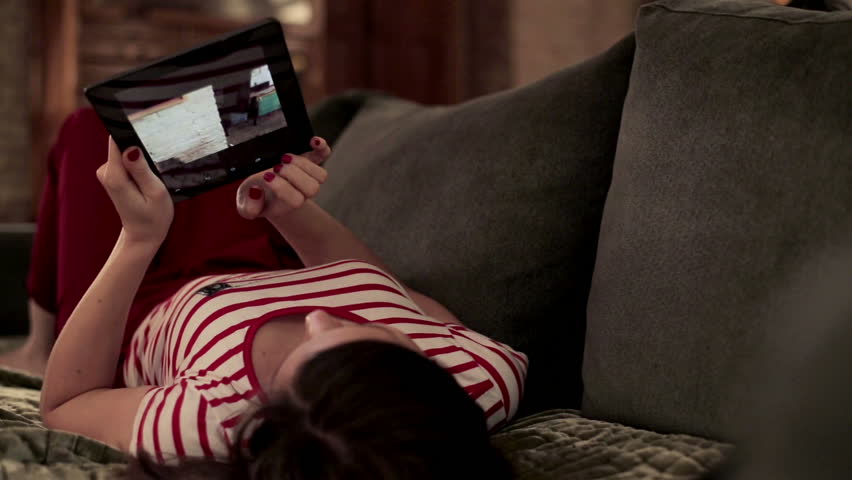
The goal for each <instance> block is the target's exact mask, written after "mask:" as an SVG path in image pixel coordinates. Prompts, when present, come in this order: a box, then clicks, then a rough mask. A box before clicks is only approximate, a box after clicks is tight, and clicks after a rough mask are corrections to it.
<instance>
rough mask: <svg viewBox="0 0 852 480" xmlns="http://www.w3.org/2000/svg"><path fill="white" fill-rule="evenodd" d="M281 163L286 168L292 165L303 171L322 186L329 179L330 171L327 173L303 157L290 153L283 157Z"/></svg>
mask: <svg viewBox="0 0 852 480" xmlns="http://www.w3.org/2000/svg"><path fill="white" fill-rule="evenodd" d="M281 163H282V164H284V166H285V167H287V164H292V165H293V166H296V167H298V168H300V169H302V170H303V171H304V172H305V173H307V174H308V175H310V176H311V177H313V179H314V180H316V181H317V182H318V183H320V184H322V183H324V182H325V181H326V179H327V178H328V171H326V169H324V168H322V167H321V166H319V165H317V164H316V163H314V162H313V161H311V160H308V159H307V158H305V157H304V156H301V155H291V154H289V153H288V154H286V155H284V156H283V157H281Z"/></svg>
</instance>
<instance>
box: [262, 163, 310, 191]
mask: <svg viewBox="0 0 852 480" xmlns="http://www.w3.org/2000/svg"><path fill="white" fill-rule="evenodd" d="M308 163H310V162H308ZM314 166H316V165H314ZM272 170H273V171H274V172H275V173H277V174H278V175H279V176H281V177H282V178H284V179H285V180H287V181H288V182H290V185H293V186H294V187H296V189H297V190H299V191H300V192H302V195H304V196H305V198H313V197H314V196H315V195H316V194H317V193H319V188H320V184H319V181H317V179H315V178H314V177H312V176H311V175H308V173H307V172H305V171H304V170H302V169H301V168H300V167H299V166H298V165H296V164H295V163H291V164H289V165H284V164H281V165H276V166H275V168H273V169H272Z"/></svg>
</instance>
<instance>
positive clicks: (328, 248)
mask: <svg viewBox="0 0 852 480" xmlns="http://www.w3.org/2000/svg"><path fill="white" fill-rule="evenodd" d="M268 220H269V222H270V223H271V224H272V225H273V226H274V227H275V228H276V229H277V230H278V231H279V232H280V233H281V235H282V236H283V237H284V238H285V239H286V240H287V243H289V244H290V246H291V247H293V249H294V250H295V251H296V253H297V254H298V255H299V258H300V259H301V260H302V263H303V264H304V265H305V266H306V267H311V266H314V265H322V264H325V263H330V262H334V261H337V260H342V259H345V258H351V259H356V260H363V261H365V262H367V263H370V264H373V265H375V266H377V267H379V268H381V269H382V270H384V271H385V272H388V273H390V274H393V273H392V271H391V270H390V269H389V268H388V267H387V266H386V265H385V264H384V262H382V260H381V259H380V258H379V257H378V256H377V255H376V254H375V253H373V251H372V250H371V249H370V248H369V247H368V246H367V245H366V244H365V243H364V242H362V241H361V240H360V239H359V238H358V237H357V236H356V235H355V234H354V233H353V232H352V231H351V230H349V229H348V228H346V226H344V225H343V224H342V223H340V221H338V220H337V219H335V218H334V217H333V216H331V214H330V213H328V212H326V211H325V210H323V208H322V207H320V206H319V205H317V204H316V202H314V201H313V200H307V201H305V202H304V204H303V205H302V206H301V207H300V208H298V209H296V210H292V211H290V212H287V213H284V214H282V215H280V216H274V217H268ZM399 283H400V285H402V286H403V287H404V288H405V290H406V293H408V296H409V297H411V299H412V300H414V303H416V304H417V306H419V307H420V308H421V309H422V310H423V311H424V312H425V313H426V315H428V316H430V317H432V318H435V319H437V320H440V321H443V322H446V323H457V324H460V323H461V322H459V320H458V318H456V316H455V315H453V314H452V312H450V311H449V310H447V308H446V307H444V306H443V305H441V304H440V303H439V302H437V301H436V300H434V299H432V298H430V297H428V296H426V295H423V294H422V293H420V292H417V291H416V290H413V289H411V288H410V287H408V286H407V285H405V284H404V283H403V282H401V281H400V282H399Z"/></svg>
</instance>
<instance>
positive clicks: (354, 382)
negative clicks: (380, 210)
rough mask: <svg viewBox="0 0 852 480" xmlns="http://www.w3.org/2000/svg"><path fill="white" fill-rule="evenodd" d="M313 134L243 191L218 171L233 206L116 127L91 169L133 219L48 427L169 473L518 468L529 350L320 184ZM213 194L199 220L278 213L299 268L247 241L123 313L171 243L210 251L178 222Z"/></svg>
mask: <svg viewBox="0 0 852 480" xmlns="http://www.w3.org/2000/svg"><path fill="white" fill-rule="evenodd" d="M84 115H91V114H90V113H88V114H84ZM102 146H104V147H105V145H102ZM312 147H313V150H312V151H311V152H309V153H307V154H305V155H304V156H297V155H285V156H284V157H283V158H282V163H281V164H280V165H277V166H276V167H275V168H273V169H271V170H269V171H266V172H261V173H258V174H256V175H253V176H252V177H249V178H248V179H246V180H245V181H244V182H242V183H241V184H240V185H239V188H238V189H236V191H234V189H233V188H232V189H231V190H230V191H229V190H228V188H229V187H223V188H222V189H219V190H222V191H224V192H226V193H230V194H231V195H234V194H235V195H236V208H234V207H233V197H231V198H232V200H231V202H232V203H231V206H230V211H228V209H225V208H223V207H222V205H216V204H215V201H216V198H218V197H215V196H211V197H209V199H211V200H208V199H206V198H205V197H206V195H204V196H200V197H197V198H196V199H193V200H188V201H185V202H181V203H179V204H178V205H177V206H175V205H173V203H172V201H171V199H170V198H169V196H168V193H167V191H166V189H165V186H164V185H163V184H162V182H161V181H160V180H159V179H158V178H157V177H156V176H155V175H154V174H153V173H152V172H151V170H150V169H149V167H148V166H147V165H146V164H145V162H144V160H140V159H141V155H140V152H139V150H138V149H136V148H135V147H134V148H131V149H128V150H127V151H125V152H123V153H121V152H119V151H118V149H117V147H116V146H115V144H114V143H112V141H111V140H110V142H109V154H108V159H107V162H106V163H104V164H103V165H101V166H100V167H99V168H97V171H96V173H92V172H91V171H89V173H90V174H91V175H93V176H96V178H97V180H98V181H99V183H100V184H101V185H103V190H105V191H106V192H107V193H108V195H109V198H110V199H111V201H112V203H113V205H114V209H115V211H117V213H118V218H119V219H120V229H119V232H118V235H117V238H116V239H115V242H114V246H113V248H112V251H111V253H109V257H108V258H107V260H106V262H105V263H104V264H103V268H101V269H100V271H99V272H98V273H97V275H96V277H95V278H94V280H93V281H91V282H90V284H89V285H88V288H87V289H86V291H85V293H84V294H83V295H82V297H81V298H80V300H79V302H77V304H76V306H75V308H73V310H72V313H71V314H70V315H69V316H68V318H67V320H66V321H65V322H64V324H63V325H62V326H61V328H60V329H59V330H60V332H59V336H58V338H57V339H56V343H55V345H54V346H53V350H52V352H51V354H50V358H49V360H48V363H47V368H46V372H45V380H44V387H43V390H42V403H41V410H42V418H43V420H44V422H45V424H46V425H47V426H48V427H51V428H57V429H63V430H69V431H74V432H78V433H81V434H84V435H88V436H90V437H93V438H96V439H98V440H101V441H103V442H105V443H107V444H110V445H113V446H115V447H117V448H120V449H122V450H124V451H127V452H129V453H131V454H134V455H138V456H141V457H142V458H143V459H145V461H143V465H147V466H148V467H150V468H149V471H154V472H161V473H162V469H163V468H165V467H161V466H160V465H183V467H178V468H190V469H197V470H203V471H208V472H210V471H212V472H216V473H218V474H222V475H223V476H229V477H234V478H236V477H239V478H244V477H251V478H266V477H274V478H279V477H282V476H286V475H289V477H286V478H461V477H462V476H465V477H467V476H471V475H476V476H479V475H481V474H483V473H487V474H488V475H489V476H497V477H500V478H503V477H507V476H508V475H509V469H508V467H507V464H506V463H505V461H504V460H502V458H501V457H500V455H499V454H498V453H497V451H496V450H495V449H494V448H493V447H492V446H491V445H490V443H489V440H488V435H487V434H488V431H489V429H490V430H494V429H496V428H499V427H500V426H502V425H504V424H505V423H506V422H507V421H508V420H509V419H510V418H511V417H512V415H513V414H514V412H515V411H516V410H517V407H518V403H519V401H520V397H521V392H522V384H523V379H524V376H525V374H526V358H525V357H524V356H523V355H522V354H519V353H517V352H515V351H513V350H512V349H511V348H509V347H507V346H505V345H503V344H500V343H498V342H494V341H492V340H490V339H488V338H486V337H484V336H482V335H479V334H477V333H475V332H472V331H470V330H469V329H467V328H465V327H464V326H462V325H461V324H460V323H459V322H458V320H457V319H456V318H455V317H454V316H453V315H452V313H450V312H449V311H447V309H446V308H444V307H443V306H441V305H440V304H439V303H437V302H436V301H434V300H432V299H429V298H428V297H426V296H424V295H422V294H419V293H417V292H414V291H412V290H410V289H408V288H407V287H405V286H404V285H402V284H401V283H400V282H399V281H398V280H396V279H395V278H394V277H393V276H391V275H390V274H389V273H387V269H386V268H384V267H383V266H382V264H381V262H380V261H379V260H378V259H377V258H376V257H375V256H374V255H373V254H372V253H371V252H370V251H369V249H368V248H367V247H366V246H365V245H363V244H362V243H361V242H360V241H358V240H357V239H356V238H355V236H354V235H353V234H352V233H351V232H349V231H348V230H347V229H346V228H345V227H343V226H342V225H341V224H340V223H338V222H337V221H336V220H334V219H333V218H332V217H331V216H330V215H328V214H327V213H326V212H324V211H323V210H322V209H321V208H320V207H319V206H318V205H317V204H315V203H314V202H313V201H311V200H310V198H311V197H313V196H314V195H315V194H316V193H317V191H318V189H319V188H320V185H321V184H322V183H323V182H324V181H325V178H326V172H325V170H324V169H323V168H322V167H321V166H320V164H321V163H322V162H323V161H324V160H325V159H326V158H328V156H329V155H330V152H331V151H330V148H329V147H328V146H327V145H326V143H325V142H324V141H323V140H322V139H320V138H315V139H313V140H312ZM95 148H98V147H97V145H90V150H92V149H95ZM62 167H67V166H66V165H62V166H60V168H62ZM77 171H78V172H79V168H78V169H77ZM67 191H68V189H65V190H63V192H67ZM212 193H214V192H211V194H212ZM353 201H354V199H353ZM187 202H194V203H188V204H187V205H188V206H184V204H185V203H187ZM202 207H206V208H207V210H211V209H212V210H214V216H212V217H210V218H212V219H215V220H214V221H213V222H208V224H207V225H199V224H198V222H197V220H196V221H195V223H194V225H193V227H194V229H195V230H198V229H199V228H201V229H202V230H204V231H205V232H206V233H207V235H205V236H204V237H195V238H194V240H197V241H198V242H204V241H208V240H207V238H206V237H208V236H210V232H211V230H213V231H215V232H216V235H215V236H224V237H227V236H229V235H232V236H234V235H235V237H234V239H235V240H234V241H237V240H239V234H238V232H237V233H235V232H233V231H232V229H231V228H228V224H229V221H228V218H229V215H234V216H237V215H236V213H234V212H238V213H239V216H240V217H241V218H244V219H258V218H264V219H266V220H265V221H268V222H269V225H272V226H273V227H274V228H275V229H276V230H277V231H278V232H280V234H281V235H282V236H283V237H284V238H285V239H286V240H287V242H288V243H289V245H290V246H291V247H292V248H293V249H294V250H295V252H296V253H297V254H298V257H299V259H300V260H301V262H302V263H303V264H304V268H301V269H280V268H278V269H269V268H267V269H265V270H267V271H259V270H264V269H261V268H258V265H259V264H263V263H264V262H266V263H267V265H274V264H275V261H278V260H280V259H278V260H275V261H271V262H269V261H266V260H264V259H262V258H261V259H257V258H254V259H248V260H245V262H244V263H242V264H241V263H240V261H237V260H239V259H238V256H239V254H240V253H242V254H250V253H251V252H248V253H247V252H245V251H244V250H245V248H239V249H237V250H240V252H238V253H236V254H232V255H231V256H230V257H229V259H228V261H227V262H224V261H222V258H219V260H220V261H219V263H218V264H217V265H218V268H216V269H211V270H215V271H216V273H215V274H212V275H209V274H208V275H203V274H202V275H195V277H194V278H192V279H191V280H189V281H187V279H186V278H179V280H180V281H181V282H182V286H180V287H179V288H178V289H177V290H176V291H174V292H173V293H171V294H170V295H169V296H168V297H167V298H164V299H162V300H161V301H160V302H159V303H157V304H156V305H155V306H153V307H152V308H150V309H149V310H148V311H147V312H145V314H144V316H142V317H141V321H139V322H135V321H131V322H130V324H129V325H127V327H128V328H125V326H126V324H127V323H128V318H129V317H132V318H135V317H134V316H133V315H129V313H131V311H133V310H134V309H135V310H138V308H135V306H136V304H137V303H139V298H140V297H139V295H137V291H138V290H139V287H140V284H152V283H154V282H153V281H152V280H151V279H152V278H153V277H156V276H157V274H158V271H159V270H162V269H165V268H172V269H173V267H169V265H171V262H170V261H169V259H176V262H177V263H180V261H181V259H185V258H198V256H199V253H198V252H197V250H198V249H199V248H200V247H199V245H196V244H195V243H193V241H192V240H193V239H192V238H190V237H191V235H192V234H194V233H196V232H184V230H182V229H181V228H182V227H181V226H180V224H181V222H183V221H184V220H186V221H187V222H189V223H192V220H193V215H192V214H198V215H200V214H201V213H202V212H203V210H202ZM90 208H92V209H95V208H100V207H97V206H95V205H90ZM175 210H180V212H179V213H181V215H177V214H176V212H175ZM173 218H175V219H176V221H175V222H174V225H172V219H173ZM40 222H41V219H40ZM178 233H180V234H181V237H179V238H178V237H177V236H176V235H177V234H178ZM40 235H41V233H40ZM187 238H189V241H187ZM248 240H251V238H250V237H249V238H248ZM237 244H238V245H246V244H240V243H239V242H237ZM255 245H258V244H255ZM208 254H209V255H213V256H216V255H218V256H220V257H221V254H220V253H215V252H208ZM249 256H250V255H249ZM267 260H268V259H267ZM184 261H185V260H184ZM279 263H285V262H284V261H280V262H279ZM183 265H187V264H186V263H184V264H183ZM224 265H226V266H227V268H225V267H224ZM241 267H242V268H241ZM184 270H186V269H184ZM192 270H193V269H191V268H190V269H189V271H190V272H191V271H192ZM172 273H173V272H172ZM184 273H185V271H184ZM196 273H199V272H197V270H196ZM200 273H207V272H200ZM178 277H180V275H178ZM172 280H173V279H171V278H170V279H169V280H168V282H171V281H172ZM161 283H162V282H161ZM134 299H135V300H134ZM136 323H138V325H136ZM123 338H125V339H127V340H129V341H126V342H122V339H123ZM116 365H119V366H120V368H121V371H122V376H121V377H122V378H121V379H122V380H123V385H121V386H120V387H118V388H116V387H115V386H114V376H115V370H116ZM441 367H443V368H441ZM205 462H219V463H217V464H215V468H214V469H213V470H209V468H208V465H207V463H205ZM223 463H227V464H228V465H230V466H228V467H223V466H222V464H223ZM164 474H171V473H164Z"/></svg>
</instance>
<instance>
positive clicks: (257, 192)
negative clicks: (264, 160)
mask: <svg viewBox="0 0 852 480" xmlns="http://www.w3.org/2000/svg"><path fill="white" fill-rule="evenodd" d="M264 196H265V194H264V191H263V188H261V187H260V186H258V185H256V184H254V183H253V182H251V181H250V180H246V181H244V182H243V183H242V185H240V188H239V189H238V190H237V213H239V214H240V216H241V217H243V218H245V219H246V220H254V219H255V218H257V217H259V216H260V214H261V212H263V207H264V206H265V205H266V202H265V200H266V199H265V198H264Z"/></svg>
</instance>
